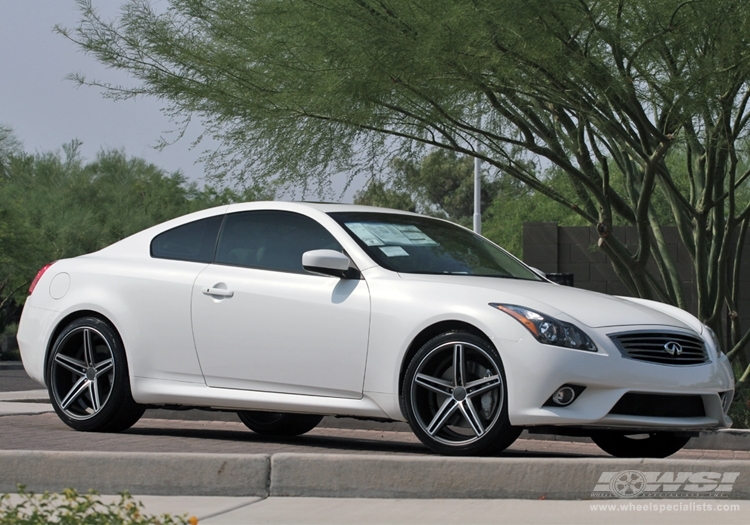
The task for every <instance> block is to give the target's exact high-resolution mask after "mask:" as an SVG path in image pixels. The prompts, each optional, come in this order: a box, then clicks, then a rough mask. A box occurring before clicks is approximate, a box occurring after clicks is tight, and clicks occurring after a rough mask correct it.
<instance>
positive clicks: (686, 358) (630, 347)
mask: <svg viewBox="0 0 750 525" xmlns="http://www.w3.org/2000/svg"><path fill="white" fill-rule="evenodd" d="M609 338H610V339H612V342H614V343H615V346H617V349H618V350H620V352H621V353H622V356H623V357H626V358H628V359H637V360H639V361H649V362H651V363H660V364H663V365H699V364H701V363H705V362H707V361H708V354H707V353H706V345H705V344H704V343H703V340H702V339H701V338H700V337H698V336H695V335H690V334H686V333H683V332H661V331H644V332H621V333H618V334H609ZM670 350H671V352H670Z"/></svg>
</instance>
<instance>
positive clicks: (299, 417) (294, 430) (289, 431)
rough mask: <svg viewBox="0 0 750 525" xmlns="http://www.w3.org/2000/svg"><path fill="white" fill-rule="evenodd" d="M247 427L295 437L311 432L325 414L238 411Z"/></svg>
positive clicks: (272, 434) (259, 431)
mask: <svg viewBox="0 0 750 525" xmlns="http://www.w3.org/2000/svg"><path fill="white" fill-rule="evenodd" d="M237 415H238V416H239V418H240V421H242V422H243V423H244V424H245V426H246V427H247V428H249V429H250V430H252V431H253V432H256V433H257V434H260V435H262V436H272V437H294V436H300V435H302V434H306V433H307V432H310V431H311V430H312V429H314V428H315V427H317V426H318V423H320V421H321V420H322V419H323V416H318V415H314V414H282V413H279V412H254V411H247V410H241V411H239V412H237Z"/></svg>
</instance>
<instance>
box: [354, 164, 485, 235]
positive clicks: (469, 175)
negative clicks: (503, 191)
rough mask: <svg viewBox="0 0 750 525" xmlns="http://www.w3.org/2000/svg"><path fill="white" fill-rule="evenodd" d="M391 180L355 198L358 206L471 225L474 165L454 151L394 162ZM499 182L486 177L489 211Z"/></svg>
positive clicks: (374, 181) (375, 182) (374, 182)
mask: <svg viewBox="0 0 750 525" xmlns="http://www.w3.org/2000/svg"><path fill="white" fill-rule="evenodd" d="M390 170H391V171H392V173H391V176H390V177H389V178H388V180H387V181H384V180H381V179H372V180H371V181H370V182H369V183H368V185H367V187H366V188H365V189H364V190H361V191H360V192H357V193H356V194H355V195H354V202H355V203H356V204H369V205H371V206H383V207H387V208H396V209H402V210H407V211H419V212H420V213H427V214H430V215H435V216H437V217H444V218H449V219H451V220H453V221H455V222H458V223H461V224H471V221H472V216H473V214H474V163H473V161H472V159H470V158H468V157H465V156H463V157H461V156H458V155H456V153H455V152H453V151H448V150H444V149H439V150H434V151H432V152H430V153H428V154H427V155H425V156H424V157H423V158H421V159H418V160H414V159H401V158H395V159H393V160H392V161H391V165H390ZM499 187H500V182H499V180H497V179H496V180H491V181H490V180H488V179H487V177H486V176H484V175H482V191H481V195H482V197H481V205H482V210H485V209H486V208H487V207H488V206H489V205H490V203H492V201H493V199H494V198H495V196H496V195H497V192H498V189H499Z"/></svg>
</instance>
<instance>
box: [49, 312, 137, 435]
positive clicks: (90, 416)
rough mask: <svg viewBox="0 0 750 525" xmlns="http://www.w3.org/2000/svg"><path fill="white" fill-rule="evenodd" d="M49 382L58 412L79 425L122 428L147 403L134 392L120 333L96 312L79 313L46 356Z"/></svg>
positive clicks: (95, 428) (99, 429) (81, 427)
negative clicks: (94, 314) (141, 402)
mask: <svg viewBox="0 0 750 525" xmlns="http://www.w3.org/2000/svg"><path fill="white" fill-rule="evenodd" d="M47 383H48V390H49V397H50V401H51V402H52V406H53V407H54V409H55V412H57V415H58V416H59V417H60V419H61V420H62V421H63V422H64V423H65V424H66V425H68V426H69V427H71V428H73V429H75V430H82V431H93V432H119V431H121V430H125V429H127V428H130V427H131V426H133V425H134V424H135V423H136V422H137V421H138V419H140V417H141V416H142V415H143V412H144V411H145V409H146V407H145V406H144V405H139V404H137V403H136V402H135V401H134V400H133V397H132V395H131V392H130V379H129V377H128V364H127V361H126V359H125V349H124V347H123V344H122V341H121V339H120V336H119V335H118V334H117V332H116V331H115V330H114V329H113V328H112V327H111V326H110V325H109V324H107V323H106V322H104V321H102V320H101V319H98V318H96V317H83V318H80V319H76V320H75V321H73V322H72V323H70V324H69V325H68V326H66V327H65V329H64V330H63V331H62V332H61V333H60V335H59V336H58V338H57V340H56V341H55V344H54V345H53V347H52V351H51V352H50V354H49V358H48V361H47Z"/></svg>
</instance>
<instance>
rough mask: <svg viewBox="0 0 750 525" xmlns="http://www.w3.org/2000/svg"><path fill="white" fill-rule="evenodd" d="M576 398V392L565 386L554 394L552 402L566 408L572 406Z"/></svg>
mask: <svg viewBox="0 0 750 525" xmlns="http://www.w3.org/2000/svg"><path fill="white" fill-rule="evenodd" d="M575 398H576V392H575V390H573V389H572V388H571V387H569V386H564V387H562V388H560V389H559V390H558V391H557V392H555V393H554V395H553V396H552V401H553V402H554V403H555V404H556V405H558V406H561V407H565V406H568V405H569V404H571V403H572V402H573V400H574V399H575Z"/></svg>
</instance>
